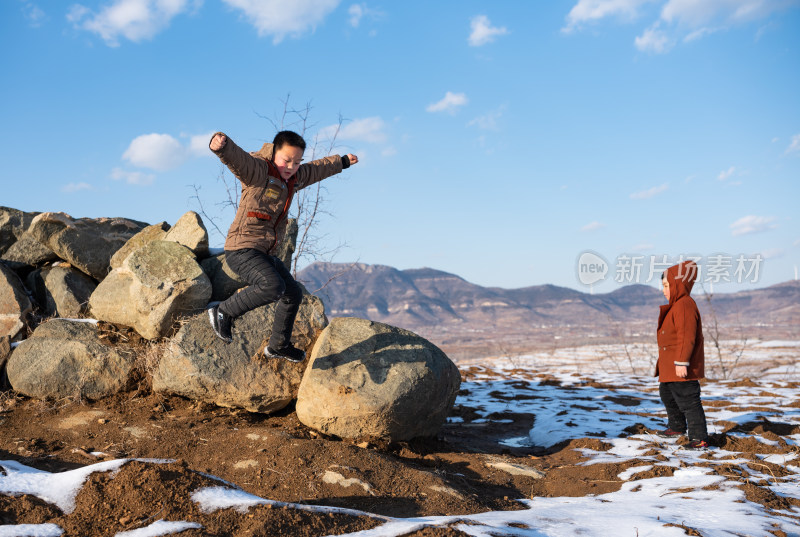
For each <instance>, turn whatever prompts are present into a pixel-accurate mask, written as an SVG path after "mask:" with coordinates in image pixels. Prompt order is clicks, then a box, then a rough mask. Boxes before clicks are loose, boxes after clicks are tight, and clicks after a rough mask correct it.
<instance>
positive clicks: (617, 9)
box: [561, 0, 653, 33]
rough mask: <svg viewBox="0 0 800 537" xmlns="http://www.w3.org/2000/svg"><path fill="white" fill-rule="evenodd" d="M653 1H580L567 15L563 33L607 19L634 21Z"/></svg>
mask: <svg viewBox="0 0 800 537" xmlns="http://www.w3.org/2000/svg"><path fill="white" fill-rule="evenodd" d="M651 1H653V0H579V1H578V3H577V4H575V5H574V6H573V7H572V9H571V10H570V12H569V14H568V15H567V26H566V27H564V28H562V30H561V31H563V32H565V33H569V32H572V31H573V30H575V29H576V28H578V27H580V26H581V25H582V24H584V23H587V22H594V21H598V20H600V19H604V18H606V17H623V18H626V19H634V18H636V16H637V15H638V13H639V8H640V7H641V6H642V5H644V4H646V3H648V2H651Z"/></svg>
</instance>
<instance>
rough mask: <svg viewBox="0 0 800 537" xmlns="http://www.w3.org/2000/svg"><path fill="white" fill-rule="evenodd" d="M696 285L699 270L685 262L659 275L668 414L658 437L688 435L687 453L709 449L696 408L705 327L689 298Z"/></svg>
mask: <svg viewBox="0 0 800 537" xmlns="http://www.w3.org/2000/svg"><path fill="white" fill-rule="evenodd" d="M696 279H697V264H696V263H695V262H694V261H684V262H683V263H680V264H678V265H673V266H671V267H670V268H668V269H667V270H666V271H664V273H663V274H662V275H661V285H662V287H663V292H664V296H665V297H666V298H667V300H668V301H669V303H668V304H666V305H664V306H661V312H660V314H659V316H658V332H657V339H658V362H657V363H656V372H655V374H656V375H658V380H659V382H660V384H659V393H660V395H661V401H662V402H663V403H664V406H665V407H666V409H667V426H668V428H667V429H665V430H663V431H659V432H658V434H659V436H663V437H665V438H676V437H679V436H682V435H683V434H684V433H686V431H687V427H688V431H689V444H688V445H687V446H686V447H688V448H689V449H704V448H706V447H708V430H707V428H706V415H705V413H704V412H703V405H702V403H701V402H700V382H699V380H700V379H702V378H705V353H704V350H703V326H702V324H701V322H700V311H699V310H698V309H697V304H695V301H694V300H693V299H692V297H691V296H689V294H690V293H691V292H692V287H693V286H694V282H695V280H696Z"/></svg>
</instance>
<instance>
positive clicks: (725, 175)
mask: <svg viewBox="0 0 800 537" xmlns="http://www.w3.org/2000/svg"><path fill="white" fill-rule="evenodd" d="M735 172H736V166H731V167H730V168H728V169H727V170H722V171H721V172H719V175H718V176H717V179H718V180H720V181H726V180H728V179H730V178H731V176H732V175H733V174H734V173H735Z"/></svg>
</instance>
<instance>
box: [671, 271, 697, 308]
mask: <svg viewBox="0 0 800 537" xmlns="http://www.w3.org/2000/svg"><path fill="white" fill-rule="evenodd" d="M666 273H667V274H666V277H667V282H669V305H670V306H671V305H673V304H674V303H675V302H677V300H678V299H680V298H683V297H685V296H689V294H691V292H692V287H694V282H695V281H696V280H697V263H695V262H694V261H692V260H691V259H690V260H688V261H684V262H683V263H679V264H677V265H672V266H671V267H669V268H668V269H667V270H666Z"/></svg>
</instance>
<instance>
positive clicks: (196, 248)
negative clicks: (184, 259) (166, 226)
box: [164, 211, 208, 258]
mask: <svg viewBox="0 0 800 537" xmlns="http://www.w3.org/2000/svg"><path fill="white" fill-rule="evenodd" d="M164 240H165V241H172V242H177V243H178V244H182V245H184V246H186V247H187V248H188V249H190V250H191V251H192V253H194V255H195V256H197V257H198V258H203V257H207V256H208V231H207V230H206V226H205V224H203V220H202V218H200V215H199V214H197V213H196V212H194V211H189V212H188V213H186V214H184V215H183V216H181V217H180V218H179V219H178V221H177V222H175V225H174V226H172V228H170V230H169V231H168V232H167V234H166V236H165V237H164Z"/></svg>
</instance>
